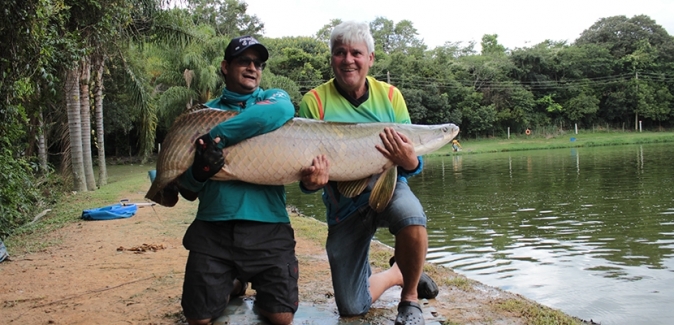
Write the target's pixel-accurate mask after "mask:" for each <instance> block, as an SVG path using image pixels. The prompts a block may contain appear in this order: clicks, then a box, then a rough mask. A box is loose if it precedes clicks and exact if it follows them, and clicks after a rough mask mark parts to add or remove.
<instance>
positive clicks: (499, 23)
mask: <svg viewBox="0 0 674 325" xmlns="http://www.w3.org/2000/svg"><path fill="white" fill-rule="evenodd" d="M242 1H243V2H246V3H247V4H248V10H247V11H246V12H247V13H248V14H249V15H256V16H257V17H258V18H259V19H260V20H261V21H262V22H263V23H264V24H265V29H264V35H265V36H267V37H274V38H277V37H283V36H311V35H315V34H316V32H317V31H318V30H319V29H320V28H322V27H323V26H324V25H326V24H328V23H329V22H330V20H332V19H336V18H339V19H341V20H343V21H345V20H358V21H365V22H371V21H373V20H374V19H375V18H376V17H380V16H381V17H384V18H386V19H389V20H392V21H393V22H394V23H398V22H399V21H401V20H403V19H407V20H409V21H411V22H412V23H413V26H414V27H415V28H416V29H417V31H418V33H419V35H418V36H419V38H420V39H423V40H424V43H425V44H426V45H427V46H428V47H429V48H434V47H436V46H440V45H443V44H444V43H445V42H447V41H449V42H462V46H466V45H468V42H469V41H471V40H472V41H475V42H476V45H477V46H476V50H479V44H480V41H481V40H482V36H483V35H484V34H498V41H499V43H500V44H501V45H503V46H505V47H506V48H510V49H514V48H517V47H529V46H533V45H535V44H538V43H540V42H542V41H544V40H546V39H551V40H554V41H562V40H566V41H567V42H568V43H569V44H570V43H572V42H573V41H574V40H575V39H576V38H578V36H580V34H581V33H582V32H583V31H584V30H585V29H587V28H589V27H590V26H592V24H594V23H595V22H596V21H597V20H599V19H601V18H606V17H611V16H618V15H624V16H627V17H628V18H631V17H633V16H635V15H642V14H643V15H647V16H649V17H650V18H651V19H653V20H655V22H656V23H657V24H658V25H660V26H662V27H664V28H665V29H666V30H667V32H668V33H669V34H670V35H673V36H674V0H556V1H550V0H482V1H466V0H461V1H458V0H404V1H403V0H399V1H392V0H242Z"/></svg>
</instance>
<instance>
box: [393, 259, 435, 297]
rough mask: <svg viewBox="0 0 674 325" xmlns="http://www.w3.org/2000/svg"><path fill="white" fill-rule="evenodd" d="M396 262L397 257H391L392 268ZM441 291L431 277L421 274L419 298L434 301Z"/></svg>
mask: <svg viewBox="0 0 674 325" xmlns="http://www.w3.org/2000/svg"><path fill="white" fill-rule="evenodd" d="M395 262H396V259H395V256H393V257H391V259H390V260H389V261H388V264H389V265H390V266H393V263H395ZM438 293H440V289H438V285H437V284H436V283H435V281H433V279H431V277H430V276H429V275H428V274H426V272H423V271H422V272H421V277H420V278H419V284H418V285H417V297H418V298H421V299H433V298H435V297H437V296H438Z"/></svg>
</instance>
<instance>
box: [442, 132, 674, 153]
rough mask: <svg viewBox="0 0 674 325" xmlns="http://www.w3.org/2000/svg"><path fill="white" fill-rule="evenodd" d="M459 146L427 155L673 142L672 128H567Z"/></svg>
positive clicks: (448, 147) (463, 141)
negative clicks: (455, 150)
mask: <svg viewBox="0 0 674 325" xmlns="http://www.w3.org/2000/svg"><path fill="white" fill-rule="evenodd" d="M459 141H460V142H461V146H462V147H463V149H462V150H461V151H459V152H452V147H451V146H450V145H446V146H444V147H442V148H441V149H440V150H438V151H436V152H434V153H432V154H430V155H431V156H443V155H465V154H477V153H487V152H504V151H520V150H540V149H560V148H574V147H594V146H613V145H625V144H645V143H663V142H674V132H606V131H603V132H592V131H582V132H580V131H579V132H578V134H575V133H574V132H567V133H564V134H559V135H557V136H537V135H536V134H532V135H529V136H526V135H511V137H510V139H506V138H484V139H466V138H464V139H459Z"/></svg>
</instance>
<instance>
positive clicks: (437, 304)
mask: <svg viewBox="0 0 674 325" xmlns="http://www.w3.org/2000/svg"><path fill="white" fill-rule="evenodd" d="M143 194H144V193H137V194H133V195H132V196H131V197H128V199H130V201H131V202H143V200H142V196H143ZM120 199H121V198H120ZM195 208H196V204H194V203H190V202H185V201H184V200H182V201H180V202H179V203H178V205H177V206H175V207H173V208H165V207H161V206H154V207H142V208H139V209H138V212H137V214H136V215H135V216H133V217H131V218H128V219H117V220H108V221H81V222H78V223H75V224H71V225H69V226H67V227H65V228H62V229H60V230H58V231H55V232H53V233H51V234H50V235H49V236H50V237H51V238H45V240H58V242H59V244H58V245H56V246H53V247H49V248H47V249H46V250H44V251H41V252H37V253H31V254H25V255H11V254H12V253H11V252H10V255H11V256H10V260H7V261H5V262H3V263H0V314H1V315H2V316H1V317H0V323H2V324H148V325H149V324H184V322H185V321H184V317H183V315H182V309H181V307H180V296H181V291H182V281H183V274H184V266H185V261H186V259H187V251H186V250H185V249H184V248H183V246H182V243H181V240H182V236H183V234H184V232H185V230H186V229H187V226H188V225H189V223H190V221H191V220H192V218H193V216H194V211H195ZM45 218H48V216H47V217H45ZM305 219H306V218H305ZM311 220H313V219H311ZM312 222H314V221H312ZM316 222H317V221H316ZM375 246H377V245H376V244H375ZM377 250H378V251H380V252H381V251H384V252H385V253H384V254H388V253H386V252H387V250H389V251H390V248H387V247H375V251H377ZM297 255H298V259H299V261H300V299H301V301H302V305H301V306H322V307H324V308H327V309H328V310H331V311H333V313H334V314H335V315H336V307H335V306H334V298H332V285H331V281H330V271H329V268H328V263H327V257H326V255H325V250H324V248H323V247H322V246H321V245H320V244H319V243H318V242H317V241H316V240H315V239H312V238H308V237H307V236H303V235H302V233H298V234H297ZM427 271H428V272H429V273H430V274H431V275H432V276H433V277H434V278H435V279H436V281H437V282H438V283H439V284H440V295H439V296H438V297H437V298H436V299H431V300H429V301H423V303H424V305H425V307H424V309H425V310H426V311H430V314H432V317H433V319H431V320H430V322H429V321H428V320H427V322H426V323H427V324H432V323H435V324H441V323H442V324H525V323H530V322H528V321H527V319H526V317H525V315H524V314H523V313H522V312H521V310H519V311H518V309H517V308H504V306H509V305H510V306H512V305H513V302H515V303H514V305H515V306H524V305H529V304H531V302H529V301H527V300H526V299H524V298H522V297H520V296H518V295H514V294H511V293H508V292H503V291H500V290H497V289H495V288H491V287H487V286H484V285H482V284H480V283H477V282H474V281H470V280H468V279H465V278H463V277H462V276H459V275H457V274H455V273H453V272H452V271H451V270H449V269H446V268H442V267H433V266H427ZM247 296H249V297H254V291H253V290H250V289H249V290H248V292H247ZM389 296H392V297H393V298H391V299H395V298H396V297H395V294H393V295H389ZM396 304H397V302H396V301H390V303H388V304H380V305H377V306H378V307H377V308H374V309H373V310H372V311H371V312H370V313H369V314H368V315H366V316H364V317H362V318H355V319H341V320H339V323H340V324H341V323H348V324H352V323H380V324H392V323H393V322H392V320H393V319H394V318H395V306H396ZM335 317H336V316H335ZM296 323H297V322H296Z"/></svg>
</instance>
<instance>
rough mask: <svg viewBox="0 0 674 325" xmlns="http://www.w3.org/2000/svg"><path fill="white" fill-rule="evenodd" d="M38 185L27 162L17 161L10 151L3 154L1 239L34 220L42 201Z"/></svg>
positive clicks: (0, 167)
mask: <svg viewBox="0 0 674 325" xmlns="http://www.w3.org/2000/svg"><path fill="white" fill-rule="evenodd" d="M37 183H38V181H37V179H36V178H35V177H33V175H32V171H31V169H30V164H29V163H28V161H27V160H26V159H25V158H20V159H15V158H14V157H13V156H12V153H11V151H9V150H7V149H5V150H2V152H0V184H3V185H2V187H0V237H5V236H7V235H8V234H9V233H10V232H11V231H12V230H13V229H14V228H16V227H18V226H20V225H22V224H24V223H26V222H28V221H30V220H31V219H32V218H31V216H32V215H33V213H34V212H35V211H36V210H37V208H38V207H39V204H38V202H40V201H41V195H40V192H39V189H38V184H37Z"/></svg>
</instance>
